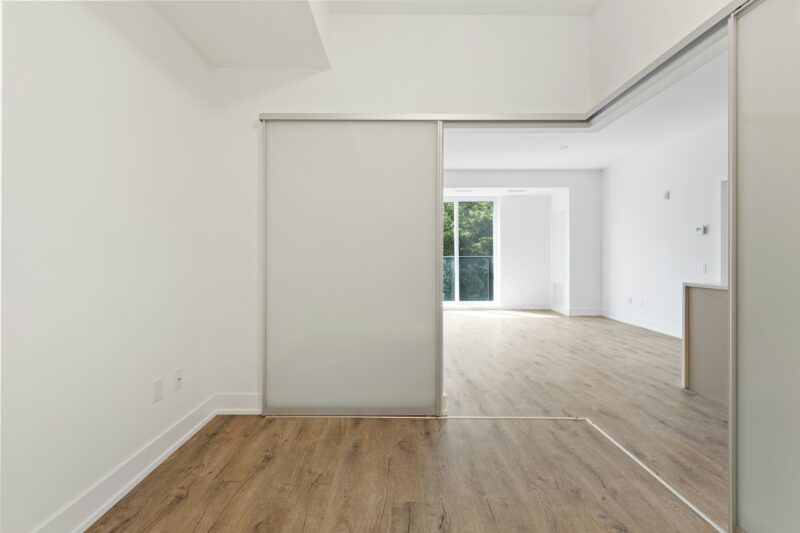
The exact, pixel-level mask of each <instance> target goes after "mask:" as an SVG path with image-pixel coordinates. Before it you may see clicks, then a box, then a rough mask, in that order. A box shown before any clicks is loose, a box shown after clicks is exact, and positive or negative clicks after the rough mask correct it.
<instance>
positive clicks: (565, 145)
mask: <svg viewBox="0 0 800 533" xmlns="http://www.w3.org/2000/svg"><path fill="white" fill-rule="evenodd" d="M560 148H561V149H562V150H566V149H567V148H569V145H568V144H562V145H561V146H560Z"/></svg>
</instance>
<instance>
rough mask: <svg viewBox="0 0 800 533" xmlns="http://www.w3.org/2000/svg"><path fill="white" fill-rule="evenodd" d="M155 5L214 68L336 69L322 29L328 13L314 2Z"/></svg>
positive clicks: (210, 2)
mask: <svg viewBox="0 0 800 533" xmlns="http://www.w3.org/2000/svg"><path fill="white" fill-rule="evenodd" d="M151 4H152V5H153V7H154V8H155V9H156V10H157V11H158V12H159V13H161V16H163V17H164V18H165V19H166V20H167V22H168V23H169V24H170V25H172V27H173V28H175V30H176V31H177V32H178V33H179V34H180V35H181V36H182V37H183V38H184V39H186V41H187V42H188V43H189V44H190V45H191V46H192V47H193V48H194V49H195V50H196V51H197V52H198V53H199V54H200V56H202V57H203V59H204V60H205V61H206V62H207V63H208V64H209V65H210V66H212V67H298V68H327V67H329V66H330V64H329V62H328V55H327V52H326V50H325V42H324V39H323V37H322V35H323V32H322V29H321V28H320V25H321V24H324V21H321V20H320V17H321V16H324V14H326V13H327V11H324V12H323V11H321V10H320V9H316V8H317V7H319V6H318V5H314V6H312V5H311V3H310V2H309V1H308V0H291V1H286V0H284V1H276V0H273V1H154V2H151ZM323 7H324V6H323ZM321 14H322V15H321Z"/></svg>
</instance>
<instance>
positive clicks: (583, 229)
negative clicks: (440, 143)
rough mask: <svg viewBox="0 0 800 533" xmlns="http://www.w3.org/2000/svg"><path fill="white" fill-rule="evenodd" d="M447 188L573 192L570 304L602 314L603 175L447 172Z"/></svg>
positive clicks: (575, 311)
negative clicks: (505, 188) (544, 189)
mask: <svg viewBox="0 0 800 533" xmlns="http://www.w3.org/2000/svg"><path fill="white" fill-rule="evenodd" d="M444 178H445V187H454V188H474V187H509V188H517V187H519V188H525V187H534V188H566V189H568V190H569V219H568V221H567V222H568V231H569V243H570V244H569V250H568V265H569V266H568V269H569V300H568V301H569V305H568V306H567V308H566V309H563V310H560V311H563V312H566V313H568V314H572V315H597V314H599V313H600V285H601V275H600V264H601V244H600V239H601V229H600V224H601V213H600V209H601V199H600V183H601V174H600V171H596V170H445V173H444Z"/></svg>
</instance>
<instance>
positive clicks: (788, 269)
mask: <svg viewBox="0 0 800 533" xmlns="http://www.w3.org/2000/svg"><path fill="white" fill-rule="evenodd" d="M733 26H734V28H733V30H734V32H733V35H734V38H735V41H734V42H735V50H734V52H735V58H736V62H735V88H736V93H735V96H736V97H735V100H734V104H735V114H734V119H735V122H734V124H735V126H736V129H735V144H734V148H735V152H734V153H735V161H734V163H735V164H734V169H735V175H734V184H733V187H734V196H735V198H736V203H735V210H736V226H735V234H736V241H735V247H736V255H735V258H734V259H735V260H734V262H733V266H734V270H733V272H732V274H733V279H734V299H735V300H734V301H735V313H736V314H735V316H736V329H737V334H736V342H735V346H736V362H737V367H738V371H737V374H738V380H737V403H738V406H737V416H736V421H737V425H736V432H737V438H736V444H737V446H736V448H737V460H736V467H737V474H738V475H737V492H738V498H737V502H736V503H737V519H738V525H739V526H740V527H741V528H743V529H744V530H745V531H747V532H749V533H756V532H758V533H784V532H788V531H800V505H798V503H800V0H763V1H760V2H755V3H753V4H751V5H750V6H748V7H747V8H746V9H745V10H744V11H742V12H741V13H740V14H739V15H737V16H735V17H734V23H733Z"/></svg>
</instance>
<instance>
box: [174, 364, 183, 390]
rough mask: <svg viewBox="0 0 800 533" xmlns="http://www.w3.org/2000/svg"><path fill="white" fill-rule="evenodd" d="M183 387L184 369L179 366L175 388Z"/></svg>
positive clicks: (176, 372)
mask: <svg viewBox="0 0 800 533" xmlns="http://www.w3.org/2000/svg"><path fill="white" fill-rule="evenodd" d="M182 388H183V369H182V368H179V369H177V370H175V390H181V389H182Z"/></svg>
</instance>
